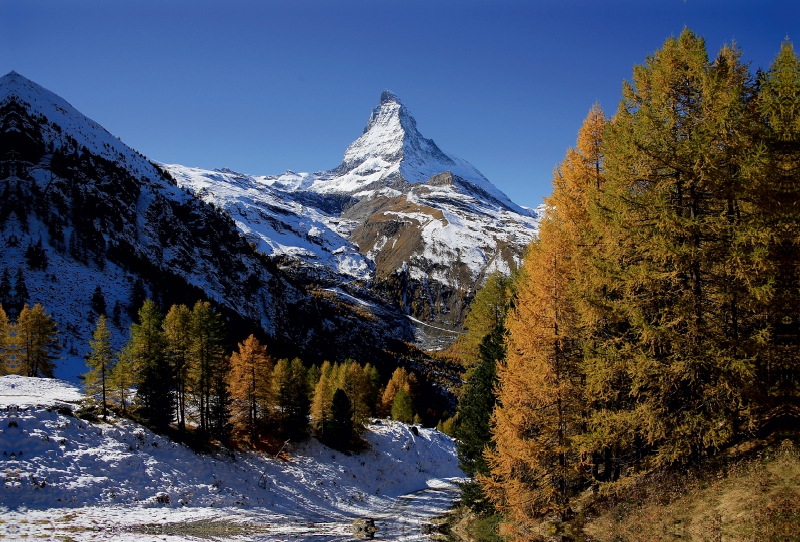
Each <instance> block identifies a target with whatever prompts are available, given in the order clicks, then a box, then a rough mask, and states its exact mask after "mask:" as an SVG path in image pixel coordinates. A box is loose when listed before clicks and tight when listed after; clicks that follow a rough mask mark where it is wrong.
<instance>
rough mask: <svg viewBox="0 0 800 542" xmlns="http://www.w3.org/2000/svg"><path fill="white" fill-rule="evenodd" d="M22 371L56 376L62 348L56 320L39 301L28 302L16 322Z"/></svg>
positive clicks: (15, 330) (15, 327)
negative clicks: (54, 374)
mask: <svg viewBox="0 0 800 542" xmlns="http://www.w3.org/2000/svg"><path fill="white" fill-rule="evenodd" d="M14 333H15V334H16V342H17V348H18V351H17V353H18V355H19V360H20V364H21V369H22V374H23V375H25V376H36V377H45V378H53V371H54V370H55V366H56V363H55V362H56V360H57V359H58V354H59V352H60V351H61V344H60V342H59V340H58V329H57V327H56V323H55V322H54V321H53V319H52V318H51V317H50V315H49V314H47V313H46V312H45V310H44V307H42V306H41V305H40V304H39V303H37V304H36V305H34V306H33V307H32V308H28V305H25V306H24V307H23V309H22V311H20V313H19V317H18V318H17V323H16V325H15V326H14Z"/></svg>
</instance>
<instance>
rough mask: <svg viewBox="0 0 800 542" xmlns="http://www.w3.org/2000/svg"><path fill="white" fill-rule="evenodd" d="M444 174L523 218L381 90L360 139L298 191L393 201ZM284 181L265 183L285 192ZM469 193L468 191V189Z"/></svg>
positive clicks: (516, 208) (467, 165) (400, 102)
mask: <svg viewBox="0 0 800 542" xmlns="http://www.w3.org/2000/svg"><path fill="white" fill-rule="evenodd" d="M444 172H450V173H452V174H453V175H456V176H457V177H458V178H459V179H461V181H462V182H464V183H466V184H469V185H472V191H475V190H477V191H478V192H480V193H481V194H482V195H483V197H484V198H487V199H489V200H491V201H492V202H493V203H495V204H497V205H499V206H501V207H503V208H505V209H508V210H511V211H514V212H517V213H525V211H524V210H523V209H522V208H520V207H519V206H518V205H516V204H515V203H513V202H512V201H511V200H510V199H509V198H508V196H506V195H505V194H504V193H503V192H501V191H500V190H498V189H497V187H495V186H494V185H493V184H492V183H490V182H489V181H488V180H487V179H486V177H484V176H483V175H482V174H481V172H480V171H478V170H477V169H475V167H473V166H472V165H471V164H470V163H469V162H467V161H466V160H462V159H461V158H458V157H457V156H454V155H452V154H449V153H447V152H445V151H443V150H442V149H441V148H440V147H439V146H438V145H436V143H435V142H434V141H433V140H431V139H426V138H425V137H423V135H422V134H421V133H420V132H419V130H417V121H416V120H415V119H414V117H413V116H412V115H411V112H410V111H409V110H408V108H407V107H406V106H405V104H404V103H403V102H402V101H401V100H400V98H398V97H397V96H396V95H395V94H393V93H392V92H391V91H389V90H384V91H383V92H382V93H381V96H380V103H379V104H378V106H377V107H375V108H374V109H373V110H372V112H371V113H370V116H369V121H368V122H367V126H366V128H364V132H363V133H362V134H361V136H360V137H359V138H358V139H356V140H355V141H353V142H352V143H351V144H350V145H349V146H348V147H347V150H346V151H345V153H344V158H343V160H342V163H341V164H340V165H339V166H338V167H337V168H335V169H332V170H330V171H327V172H323V173H319V174H316V175H315V177H316V178H315V179H314V181H313V182H312V183H311V184H310V185H308V184H307V183H306V184H304V185H303V188H307V189H309V190H311V191H313V192H317V193H320V194H347V195H351V196H355V197H358V198H365V197H366V198H371V197H374V196H376V195H379V194H380V195H390V194H394V195H397V194H398V193H399V192H405V191H406V190H407V189H408V188H409V185H413V184H418V183H424V182H425V181H427V180H428V179H430V178H431V177H433V176H434V175H438V174H440V173H444ZM283 177H284V176H278V177H274V178H271V179H270V180H271V181H272V182H278V183H279V184H281V185H283V186H286V185H287V184H288V183H287V181H288V179H283ZM468 189H469V188H468Z"/></svg>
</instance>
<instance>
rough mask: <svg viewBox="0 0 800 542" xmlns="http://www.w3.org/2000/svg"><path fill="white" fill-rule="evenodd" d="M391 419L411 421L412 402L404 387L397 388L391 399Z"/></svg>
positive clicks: (412, 414)
mask: <svg viewBox="0 0 800 542" xmlns="http://www.w3.org/2000/svg"><path fill="white" fill-rule="evenodd" d="M392 419H393V420H397V421H399V422H403V423H408V424H410V423H413V421H414V403H412V402H411V397H410V396H409V395H408V393H407V392H406V390H405V389H404V388H399V389H398V390H397V393H396V394H395V396H394V401H392Z"/></svg>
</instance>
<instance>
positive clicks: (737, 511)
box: [583, 439, 800, 542]
mask: <svg viewBox="0 0 800 542" xmlns="http://www.w3.org/2000/svg"><path fill="white" fill-rule="evenodd" d="M747 447H749V448H751V449H750V450H747V449H744V448H747ZM744 448H743V447H740V448H739V449H737V450H733V451H732V452H731V453H730V454H729V456H728V458H727V460H725V459H723V460H719V461H717V462H716V464H715V465H707V466H706V470H702V469H695V470H692V471H690V472H686V473H674V472H673V473H662V474H659V475H654V476H651V477H649V478H648V479H646V480H642V481H641V482H640V483H638V484H636V485H635V486H634V487H632V488H631V489H630V491H629V493H628V494H627V495H623V496H618V497H617V499H615V500H609V501H606V502H605V503H604V504H603V505H601V506H597V505H595V507H594V508H595V510H594V514H592V515H593V516H594V517H593V519H590V520H588V521H586V523H585V524H584V525H583V533H584V534H585V535H586V537H587V539H588V540H598V541H606V540H608V541H611V540H614V541H638V540H643V541H644V540H647V541H662V540H664V541H666V540H679V539H680V540H698V541H699V540H703V541H705V540H710V541H719V542H723V541H724V542H733V541H737V542H738V541H758V542H766V541H773V540H781V541H783V540H792V541H794V540H800V453H799V451H798V448H797V445H796V444H795V443H793V442H792V441H791V440H789V439H786V440H783V441H782V442H779V443H774V444H772V445H764V444H755V445H754V444H753V443H749V444H748V445H746V446H745V447H744Z"/></svg>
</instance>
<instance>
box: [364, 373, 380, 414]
mask: <svg viewBox="0 0 800 542" xmlns="http://www.w3.org/2000/svg"><path fill="white" fill-rule="evenodd" d="M364 377H365V378H366V380H367V393H366V395H365V397H364V401H365V402H366V404H367V408H368V410H369V414H370V415H371V416H374V415H376V414H377V413H378V411H379V410H380V408H379V406H380V405H379V399H380V397H381V373H380V372H379V371H378V368H377V367H375V366H374V365H371V364H369V363H367V364H366V365H364Z"/></svg>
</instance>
